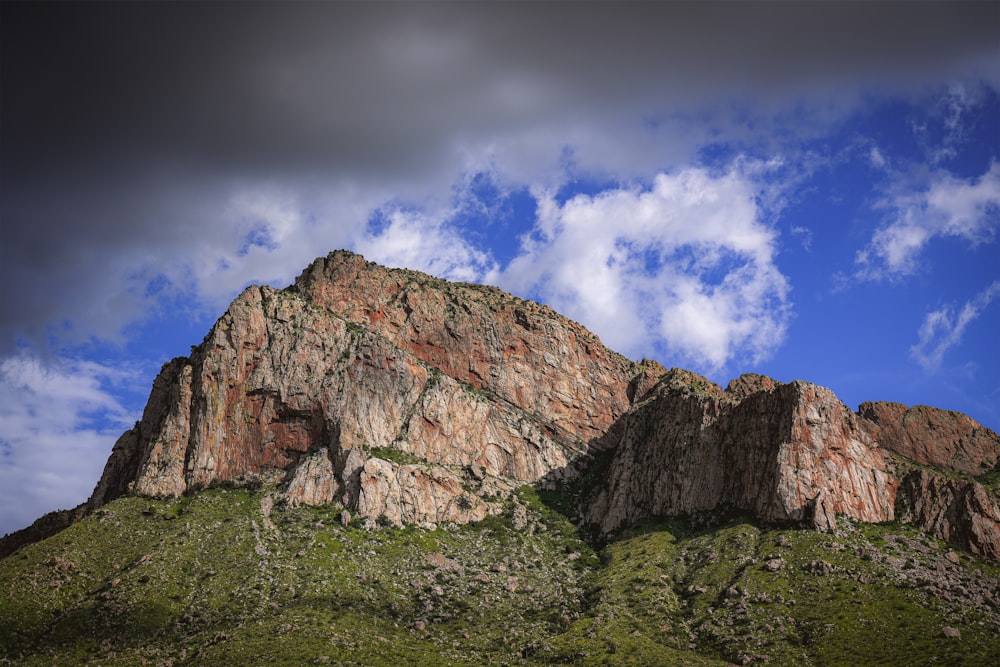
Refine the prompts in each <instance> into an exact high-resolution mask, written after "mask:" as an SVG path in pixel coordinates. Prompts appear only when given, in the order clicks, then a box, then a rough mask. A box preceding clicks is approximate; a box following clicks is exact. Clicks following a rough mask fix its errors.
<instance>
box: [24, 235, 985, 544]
mask: <svg viewBox="0 0 1000 667" xmlns="http://www.w3.org/2000/svg"><path fill="white" fill-rule="evenodd" d="M998 463H1000V437H998V436H997V434H996V433H993V432H992V431H990V430H989V429H987V428H985V427H983V426H981V425H980V424H978V423H977V422H975V421H974V420H972V419H970V418H968V417H966V416H964V415H960V414H957V413H952V412H947V411H943V410H937V409H934V408H928V407H916V408H907V406H903V405H899V404H893V403H865V404H863V405H862V406H861V408H860V411H859V412H857V413H855V412H853V411H851V410H850V409H848V408H847V407H846V406H844V405H843V403H841V402H840V401H839V400H838V399H837V397H836V396H835V395H834V394H833V393H832V392H831V391H830V390H828V389H826V388H823V387H819V386H816V385H812V384H809V383H805V382H801V381H795V382H791V383H788V384H783V383H779V382H776V381H774V380H772V379H770V378H767V377H763V376H758V375H744V376H742V377H740V378H738V379H736V380H733V381H732V382H731V383H730V384H729V386H728V387H727V388H726V389H725V390H723V389H721V388H720V387H719V386H717V385H715V384H714V383H712V382H710V381H708V380H707V379H705V378H703V377H700V376H698V375H696V374H694V373H691V372H688V371H683V370H678V369H673V370H667V369H665V368H664V367H662V366H661V365H660V364H658V363H656V362H651V361H646V360H643V362H642V363H635V362H633V361H629V360H628V359H626V358H624V357H622V356H621V355H619V354H617V353H615V352H613V351H611V350H609V349H607V348H606V347H604V345H602V344H601V342H600V340H599V339H598V338H597V336H595V335H594V334H592V333H591V332H589V331H588V330H586V329H585V328H584V327H582V326H581V325H579V324H577V323H576V322H573V321H571V320H569V319H567V318H565V317H562V316H560V315H559V314H557V313H555V312H553V311H552V310H551V309H549V308H548V307H545V306H542V305H539V304H537V303H534V302H531V301H525V300H522V299H519V298H517V297H514V296H511V295H509V294H506V293H504V292H502V291H500V290H499V289H496V288H493V287H487V286H482V285H475V284H467V283H453V282H447V281H444V280H440V279H436V278H433V277H431V276H428V275H425V274H423V273H419V272H416V271H410V270H398V269H387V268H384V267H382V266H379V265H377V264H374V263H371V262H368V261H366V260H365V259H364V258H363V257H361V256H359V255H356V254H353V253H350V252H347V251H336V252H333V253H330V254H329V255H328V256H326V257H322V258H319V259H317V260H315V261H314V262H313V263H312V264H311V265H310V266H309V267H308V268H307V269H306V270H305V271H304V272H303V273H302V274H301V275H300V276H299V277H298V278H297V279H296V281H295V283H294V284H293V285H291V286H290V287H288V288H287V289H284V290H276V289H272V288H269V287H256V286H254V287H249V288H247V289H246V290H245V291H244V292H243V293H242V294H241V295H240V296H239V297H238V298H237V299H236V300H234V301H233V303H232V304H231V305H230V306H229V309H228V310H227V311H226V313H225V314H224V315H223V316H222V317H221V318H220V319H219V320H218V321H217V322H216V324H215V325H214V327H213V328H212V330H211V331H210V332H209V334H208V336H207V337H206V338H205V340H204V341H203V342H202V343H201V344H200V345H197V346H195V347H193V348H192V352H191V355H190V356H189V357H181V358H177V359H174V360H172V361H170V362H169V363H167V364H165V365H164V367H163V369H162V370H161V372H160V374H159V376H158V377H157V378H156V381H155V382H154V384H153V388H152V392H151V394H150V397H149V401H148V404H147V406H146V408H145V411H144V413H143V416H142V419H141V421H139V422H138V423H137V424H136V425H135V427H134V428H132V429H131V430H129V431H127V432H126V433H124V434H123V435H122V436H121V437H120V438H119V440H118V442H117V443H116V444H115V446H114V449H113V451H112V453H111V456H110V458H109V459H108V462H107V465H106V467H105V469H104V473H103V475H102V476H101V479H100V481H99V483H98V484H97V487H96V489H95V490H94V493H93V495H92V496H91V498H90V500H89V501H88V502H87V504H86V507H85V508H82V510H80V511H77V512H76V515H80V514H82V513H84V512H92V511H94V510H95V509H97V508H99V507H101V506H102V505H104V504H106V503H108V502H110V501H112V500H114V499H116V498H119V497H122V496H124V495H129V494H137V495H140V496H148V497H157V498H165V497H175V496H181V495H183V494H186V493H190V492H192V491H195V490H198V489H202V488H205V487H209V486H212V485H218V484H222V483H226V484H236V485H248V486H254V485H256V486H259V485H261V484H277V485H278V488H280V489H281V493H282V494H283V496H284V497H285V498H286V499H287V500H288V501H289V502H291V503H293V504H306V505H328V504H335V505H339V506H341V507H343V508H344V509H345V510H346V511H347V512H348V513H353V514H354V515H355V516H359V517H362V518H365V519H368V520H370V521H379V522H382V523H384V524H392V525H397V526H399V525H403V524H412V523H416V524H423V525H429V524H437V523H440V522H451V523H458V524H462V523H467V522H471V521H478V520H481V519H483V518H485V517H487V516H489V515H491V514H496V513H498V512H500V511H501V508H502V506H503V504H502V500H503V499H504V498H507V497H508V496H509V495H510V493H511V491H512V490H513V489H515V488H516V487H518V486H521V485H524V484H538V485H541V486H542V487H543V488H559V487H560V486H561V485H565V484H568V483H571V482H572V481H573V480H576V479H578V478H579V476H580V474H581V473H583V472H585V471H591V472H592V471H593V469H594V468H595V466H599V467H600V471H599V472H600V474H599V475H591V477H592V478H594V479H596V480H598V481H597V482H596V483H594V484H591V485H589V486H588V488H586V489H583V490H582V493H581V494H580V500H579V506H578V507H576V508H575V511H576V513H577V514H578V516H579V517H580V521H581V522H582V524H583V525H585V526H587V527H589V528H591V529H592V530H593V531H595V532H596V533H597V534H608V533H611V532H614V531H619V530H621V529H623V528H627V527H628V526H630V525H633V524H635V523H636V522H637V521H639V520H642V519H644V518H648V517H656V516H665V515H666V516H692V515H697V514H698V513H704V512H712V511H717V510H727V511H731V510H734V511H739V512H743V513H747V514H749V515H751V516H753V517H756V518H757V519H760V520H763V521H766V522H773V523H780V524H796V525H806V526H810V527H813V528H816V529H819V530H832V529H833V528H835V527H836V525H837V518H838V516H843V517H849V518H850V519H855V520H859V521H863V522H884V521H890V520H893V519H902V520H905V521H908V522H912V523H913V524H915V525H917V526H918V527H920V528H921V529H922V530H925V531H927V532H929V533H931V534H933V535H935V536H937V537H940V538H942V539H945V540H947V541H950V542H952V543H954V544H956V545H958V546H960V547H962V548H964V549H967V550H969V551H971V552H973V553H976V554H980V555H983V556H986V557H988V558H991V559H1000V511H998V509H997V500H996V495H995V493H991V491H990V487H989V485H990V484H991V483H993V484H995V482H996V479H997V476H998ZM984 483H985V484H986V486H984ZM76 515H74V516H76ZM66 521H68V519H64V520H62V521H56V520H52V519H51V518H50V519H49V520H48V522H47V523H46V522H45V521H43V522H42V525H41V526H36V530H35V531H34V532H33V533H32V532H31V531H30V530H29V531H28V533H27V534H25V535H20V536H19V535H18V534H14V535H12V536H10V537H8V538H7V539H6V542H7V544H6V545H5V546H6V549H5V551H10V550H11V549H12V548H16V546H19V545H20V544H23V543H24V542H26V541H30V540H31V539H35V538H37V537H39V536H44V535H45V534H47V533H50V532H52V531H53V530H54V528H52V527H58V526H61V525H64V524H65V523H66ZM46 526H49V529H47V530H46Z"/></svg>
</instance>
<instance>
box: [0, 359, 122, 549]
mask: <svg viewBox="0 0 1000 667" xmlns="http://www.w3.org/2000/svg"><path fill="white" fill-rule="evenodd" d="M127 379H129V374H128V372H127V371H122V370H121V369H120V368H109V367H106V366H102V365H100V364H96V363H93V362H87V361H74V360H65V359H64V360H51V361H48V362H46V361H42V360H40V359H38V358H36V357H32V356H28V355H26V354H19V355H16V356H12V357H8V358H6V359H4V360H2V361H0V455H2V462H3V465H0V507H3V508H4V511H3V513H2V514H0V518H2V521H3V523H2V524H0V534H5V533H8V532H11V531H13V530H17V529H19V528H23V527H25V526H27V525H28V524H30V523H31V522H32V521H34V520H35V519H37V518H38V517H39V516H41V515H42V514H44V513H45V512H48V511H51V510H52V509H53V508H55V507H63V508H69V507H75V506H76V505H78V504H79V503H81V502H83V501H84V500H86V499H87V497H88V496H89V495H90V492H91V491H92V490H93V488H94V484H95V483H96V481H97V479H98V478H99V477H100V474H101V470H102V469H103V468H104V462H105V460H106V459H107V456H108V454H109V453H110V451H111V445H112V444H113V443H114V440H115V438H116V437H117V436H118V435H119V434H120V433H121V432H122V431H123V430H124V429H125V428H128V427H130V426H131V425H132V423H134V421H135V420H136V419H137V418H138V415H134V414H130V413H129V412H128V411H127V410H126V409H125V408H124V407H123V406H122V405H121V404H120V403H119V402H118V400H117V399H115V398H114V397H113V395H112V392H111V391H110V390H109V389H110V387H111V386H113V385H115V384H117V383H120V382H123V381H125V380H127Z"/></svg>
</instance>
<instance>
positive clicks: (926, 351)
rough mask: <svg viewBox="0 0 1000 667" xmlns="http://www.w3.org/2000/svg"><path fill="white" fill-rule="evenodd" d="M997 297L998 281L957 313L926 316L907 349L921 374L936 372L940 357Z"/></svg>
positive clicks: (946, 310)
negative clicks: (920, 368) (917, 339)
mask: <svg viewBox="0 0 1000 667" xmlns="http://www.w3.org/2000/svg"><path fill="white" fill-rule="evenodd" d="M997 297H1000V280H997V281H994V282H993V283H992V284H991V285H990V286H989V287H987V288H986V289H985V290H983V291H982V292H980V293H979V294H977V295H976V296H975V297H974V298H973V299H972V300H970V301H968V302H966V303H965V305H963V306H962V307H961V308H960V309H958V311H956V310H955V308H954V307H953V306H946V307H944V308H940V309H938V310H935V311H932V312H930V313H928V314H927V316H926V317H925V318H924V322H923V324H922V325H921V326H920V331H919V333H918V336H919V338H920V340H919V342H917V344H916V345H914V346H913V347H911V348H910V354H911V355H912V357H913V358H914V359H915V360H916V361H917V363H919V364H920V365H921V366H922V367H923V368H924V370H926V371H936V370H937V369H938V368H940V366H941V362H942V361H943V360H944V355H945V354H946V353H947V352H948V351H949V350H950V349H951V348H953V347H955V346H956V345H958V344H959V343H961V342H962V336H964V335H965V330H966V329H967V328H968V327H969V325H970V324H972V322H974V321H975V320H976V318H978V317H979V316H980V315H981V314H982V312H983V310H985V309H986V308H987V307H988V306H989V305H990V304H991V303H992V302H993V300H994V299H996V298H997Z"/></svg>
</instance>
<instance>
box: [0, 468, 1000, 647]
mask: <svg viewBox="0 0 1000 667" xmlns="http://www.w3.org/2000/svg"><path fill="white" fill-rule="evenodd" d="M265 498H266V491H263V490H260V491H247V490H241V489H234V488H223V487H219V488H210V489H207V490H205V491H202V492H200V493H197V494H194V495H191V496H189V497H185V498H182V499H180V500H172V501H169V500H168V501H157V500H150V499H144V498H123V499H120V500H118V501H115V502H113V503H111V504H109V505H108V506H106V507H104V508H102V509H101V510H99V511H98V512H96V513H95V514H94V515H92V516H90V517H88V518H87V519H85V520H84V521H82V522H80V523H77V524H75V525H73V526H71V527H70V528H68V529H67V530H65V531H63V532H62V533H60V534H58V535H56V536H54V537H52V538H50V539H48V540H46V541H44V542H41V543H39V544H35V545H33V546H30V547H27V548H25V549H22V550H21V551H19V552H16V553H15V554H13V555H12V556H10V557H9V558H7V559H5V560H3V561H0V586H2V590H3V591H4V594H3V595H2V596H0V664H18V665H43V664H44V665H51V664H58V665H78V664H79V665H87V664H93V665H123V666H124V665H175V666H176V665H233V664H269V665H311V664H338V665H351V664H356V665H401V664H405V665H420V664H426V665H448V664H450V665H507V664H537V665H545V664H582V665H605V664H608V665H615V664H618V665H634V664H645V665H677V664H680V665H726V664H727V663H730V662H735V663H742V662H746V663H748V664H764V663H769V664H772V665H859V664H880V665H882V664H885V665H893V664H898V665H904V664H907V665H922V664H939V665H940V664H948V665H953V664H954V665H957V664H962V665H994V664H996V656H997V655H1000V608H998V598H997V597H996V596H997V595H1000V592H998V589H1000V586H998V582H1000V568H998V567H997V565H996V564H995V563H989V562H985V561H982V560H979V559H976V558H975V557H973V556H971V555H969V554H964V553H963V554H960V555H959V554H956V553H954V552H952V551H950V550H949V548H948V547H947V546H946V545H943V544H941V543H939V542H938V541H936V540H934V539H932V538H929V537H927V536H926V535H923V534H921V533H918V532H916V531H913V530H911V529H909V528H908V527H906V526H902V525H895V524H886V525H862V524H851V523H849V522H842V526H841V529H840V531H839V532H838V533H837V534H833V535H831V534H822V533H816V532H812V531H807V530H792V529H782V528H776V527H769V526H761V525H759V524H755V523H752V522H750V521H747V520H744V519H742V518H739V517H735V518H728V519H721V518H720V519H719V521H720V522H721V523H717V524H716V525H714V526H712V527H708V528H706V527H701V528H695V527H694V526H693V525H691V524H688V523H685V522H683V521H677V520H673V521H662V522H647V523H645V524H643V525H640V526H637V527H635V528H633V529H631V530H630V531H627V532H625V533H623V534H621V535H618V536H617V537H616V538H615V539H614V540H612V541H611V542H610V543H608V544H607V545H606V546H604V547H603V548H600V549H599V550H595V549H594V548H592V547H591V546H590V545H588V544H587V543H586V542H584V541H583V540H581V538H580V536H579V534H578V533H577V530H576V528H575V527H574V526H573V524H571V523H570V522H569V520H568V519H567V518H566V517H565V516H564V515H563V514H562V513H561V512H560V511H559V510H560V508H563V507H565V505H566V504H567V503H562V504H560V503H559V502H558V501H560V498H559V497H558V495H557V494H553V493H551V492H550V493H542V492H536V491H535V490H533V489H531V488H524V489H521V490H520V491H519V492H518V495H517V498H516V499H515V500H512V501H511V503H510V504H509V506H508V508H507V512H506V513H505V514H503V515H500V516H495V517H490V518H488V519H486V520H485V521H482V522H480V523H477V524H471V525H467V526H444V527H440V528H439V529H437V530H425V529H422V528H419V527H414V526H411V527H407V528H402V529H395V528H382V529H379V530H376V531H373V532H369V531H366V530H364V529H362V528H360V527H358V526H357V525H356V524H353V525H350V526H347V527H344V526H342V525H341V524H340V521H339V513H340V508H338V507H320V508H313V507H291V506H288V505H287V504H285V503H282V502H280V501H279V502H277V503H276V504H274V507H273V509H271V508H270V505H271V503H270V502H264V499H265ZM519 507H520V508H523V509H518V508H519ZM262 509H264V510H268V514H267V515H266V516H265V514H263V513H262ZM525 510H526V511H525ZM519 514H520V516H518V515H519ZM525 515H526V517H527V519H526V520H525V519H524V517H525ZM515 525H519V526H522V527H521V528H520V529H515V527H514V526H515ZM956 561H958V562H956ZM946 626H947V627H949V628H954V629H956V630H958V631H959V633H960V637H958V638H950V637H945V636H944V633H943V631H944V628H945V627H946Z"/></svg>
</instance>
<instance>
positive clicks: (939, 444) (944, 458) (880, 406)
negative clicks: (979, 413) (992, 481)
mask: <svg viewBox="0 0 1000 667" xmlns="http://www.w3.org/2000/svg"><path fill="white" fill-rule="evenodd" d="M858 414H859V415H860V416H861V417H862V422H861V423H862V426H863V427H864V428H865V430H867V431H868V432H869V433H871V435H872V436H873V437H874V438H876V439H877V440H878V441H879V443H880V444H881V445H882V446H883V447H885V448H886V449H888V450H889V451H891V452H894V453H896V454H899V455H900V456H904V457H906V458H908V459H910V460H911V461H915V462H917V463H919V464H921V465H929V466H935V467H938V468H945V469H947V470H954V471H956V472H961V473H966V474H969V475H981V474H983V473H986V472H989V471H991V470H993V469H994V468H996V467H997V464H998V463H1000V436H998V435H997V434H996V433H994V432H993V431H991V430H990V429H988V428H986V427H985V426H983V425H982V424H980V423H979V422H977V421H976V420H975V419H973V418H971V417H969V416H967V415H963V414H961V413H959V412H952V411H950V410H939V409H938V408H930V407H927V406H926V405H918V406H915V407H912V408H911V407H907V406H906V405H903V404H901V403H888V402H884V401H880V402H868V403H862V404H861V406H860V407H859V408H858Z"/></svg>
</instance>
